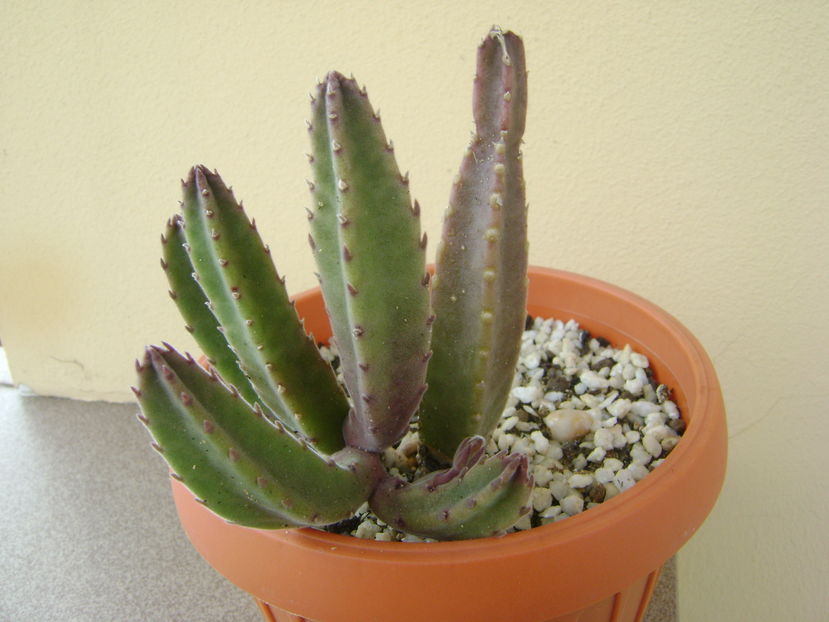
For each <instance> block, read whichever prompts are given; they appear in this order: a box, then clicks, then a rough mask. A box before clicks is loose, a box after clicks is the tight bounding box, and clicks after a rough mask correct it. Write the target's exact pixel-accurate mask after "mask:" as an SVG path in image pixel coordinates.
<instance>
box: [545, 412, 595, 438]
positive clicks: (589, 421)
mask: <svg viewBox="0 0 829 622" xmlns="http://www.w3.org/2000/svg"><path fill="white" fill-rule="evenodd" d="M544 423H546V424H547V428H548V429H549V430H550V435H551V436H552V437H553V438H554V439H555V440H557V441H559V442H562V443H567V442H569V441H574V440H576V439H577V438H581V437H582V436H584V435H585V434H587V433H588V432H589V431H590V428H591V427H592V425H593V417H591V416H590V413H589V412H588V411H586V410H575V409H573V408H562V409H559V410H554V411H553V412H551V413H550V414H549V415H547V416H546V417H544Z"/></svg>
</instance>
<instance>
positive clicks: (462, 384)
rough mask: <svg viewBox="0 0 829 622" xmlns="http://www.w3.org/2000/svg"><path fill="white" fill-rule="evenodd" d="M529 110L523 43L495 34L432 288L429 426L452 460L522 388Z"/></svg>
mask: <svg viewBox="0 0 829 622" xmlns="http://www.w3.org/2000/svg"><path fill="white" fill-rule="evenodd" d="M526 110H527V71H526V66H525V59H524V48H523V43H522V42H521V39H520V38H519V37H518V36H516V35H515V34H513V33H511V32H506V33H502V32H501V31H500V30H497V29H494V30H493V31H492V32H491V33H490V34H489V36H488V37H487V38H486V39H485V40H484V42H483V43H482V44H481V46H480V48H479V49H478V62H477V74H476V77H475V85H474V94H473V113H474V118H475V135H474V136H473V139H472V142H471V144H470V146H469V148H468V150H467V152H466V155H465V156H464V158H463V161H462V163H461V167H460V172H459V174H458V176H457V178H456V180H455V183H454V186H453V188H452V193H451V197H450V201H449V207H448V209H447V212H446V216H445V220H444V229H443V237H442V239H441V243H440V245H439V247H438V252H437V261H436V272H435V277H434V279H433V284H432V304H433V308H434V313H435V315H436V320H435V323H434V325H433V333H432V349H433V351H434V353H433V356H432V360H431V362H430V364H429V374H428V377H427V383H428V385H429V390H428V391H427V392H426V395H425V396H424V399H423V403H422V406H421V409H420V424H421V438H422V439H423V440H424V442H425V443H426V444H427V445H428V447H429V448H430V450H431V451H432V453H433V454H435V455H436V457H438V458H440V459H443V460H448V459H449V457H450V456H452V455H453V453H454V452H455V449H456V448H457V447H458V445H459V444H460V443H461V441H462V440H463V439H464V438H466V437H468V436H472V435H481V436H484V437H488V436H489V434H490V433H491V432H492V430H493V428H494V427H495V425H496V423H497V421H498V418H499V417H500V415H501V412H502V411H503V408H504V405H505V403H506V399H507V396H508V394H509V391H510V388H511V385H512V381H513V376H514V372H515V365H516V362H517V359H518V354H519V349H520V343H521V333H522V331H523V327H524V321H525V318H526V310H525V309H526V297H527V242H526V239H527V237H526V230H527V205H526V198H525V192H524V178H523V170H522V162H521V137H522V135H523V133H524V123H525V118H526Z"/></svg>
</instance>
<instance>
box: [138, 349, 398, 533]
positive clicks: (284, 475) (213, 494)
mask: <svg viewBox="0 0 829 622" xmlns="http://www.w3.org/2000/svg"><path fill="white" fill-rule="evenodd" d="M136 368H137V371H138V387H136V388H134V389H133V391H134V392H135V394H136V396H137V397H138V401H139V404H140V405H141V410H142V413H141V414H140V415H139V419H140V420H141V421H142V423H144V425H145V426H146V427H147V428H148V429H149V431H150V433H151V434H152V436H153V439H154V442H153V447H154V448H155V449H156V450H157V451H158V452H159V453H160V454H161V455H162V456H163V458H164V459H165V460H166V462H167V464H168V465H169V467H170V468H171V470H172V477H174V478H175V479H177V480H179V481H181V482H182V483H184V485H185V486H187V488H189V489H190V491H191V492H193V494H194V495H195V496H196V498H197V499H199V500H200V501H201V503H203V504H204V505H205V506H206V507H207V508H208V509H210V510H212V511H213V512H215V513H216V514H219V515H220V516H222V517H223V518H225V519H227V520H228V521H230V522H233V523H238V524H240V525H245V526H248V527H257V528H266V529H277V528H283V527H291V526H302V525H317V526H320V525H327V524H330V523H333V522H336V521H339V520H342V519H344V518H348V517H349V516H351V515H352V514H353V513H354V512H355V511H356V510H357V508H358V507H359V506H360V505H361V504H362V503H364V502H365V500H366V499H367V498H368V496H369V494H370V493H371V491H372V489H373V488H374V487H375V484H376V482H377V480H378V479H379V477H380V475H381V472H382V467H381V466H380V464H379V461H378V460H377V457H376V456H374V455H373V454H368V453H366V452H360V451H357V450H354V449H350V448H347V449H344V450H342V451H341V452H338V453H336V454H334V455H333V456H324V455H322V454H320V453H318V452H317V451H316V450H315V449H314V448H312V447H311V446H310V445H309V444H308V443H307V442H305V441H304V439H302V438H300V437H298V436H296V435H294V434H293V433H291V432H290V431H289V430H287V429H286V428H285V427H284V426H283V425H282V424H281V423H279V422H275V423H273V422H271V421H269V420H268V419H267V418H265V417H264V414H263V412H262V409H261V408H260V407H259V406H258V404H257V405H256V406H254V407H251V406H250V405H249V404H248V403H247V402H245V401H244V400H243V399H241V398H240V396H239V393H238V392H237V391H236V390H235V389H234V388H233V387H228V386H227V385H225V384H224V383H222V382H221V380H220V379H219V377H218V376H217V375H216V374H215V372H213V373H209V372H207V371H206V370H204V369H203V368H202V367H201V366H199V365H198V363H196V361H195V360H193V358H192V357H185V356H182V355H181V354H179V353H178V352H176V351H175V350H173V349H172V348H171V347H169V346H168V347H167V348H158V347H149V348H147V350H146V353H145V356H144V359H143V361H142V362H139V363H137V364H136Z"/></svg>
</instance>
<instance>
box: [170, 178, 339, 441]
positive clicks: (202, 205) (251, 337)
mask: <svg viewBox="0 0 829 622" xmlns="http://www.w3.org/2000/svg"><path fill="white" fill-rule="evenodd" d="M182 211H183V216H184V224H185V230H184V232H185V236H186V238H187V245H188V248H189V249H190V261H191V263H192V265H193V267H194V270H195V275H196V279H197V280H198V283H199V285H200V286H201V288H202V290H203V291H204V293H205V295H206V296H207V298H208V299H209V300H210V310H211V312H212V313H213V314H214V315H215V316H216V318H217V319H218V320H219V322H220V324H221V331H222V332H223V333H224V335H225V337H226V339H227V341H228V343H229V344H230V346H231V347H232V348H233V350H234V352H235V354H236V356H237V357H238V359H239V364H240V367H241V369H242V371H243V372H244V373H245V374H246V375H247V376H248V377H249V378H250V380H251V384H252V385H253V387H254V388H255V390H256V392H257V394H258V396H259V399H260V400H261V401H262V402H263V403H264V404H265V405H266V406H267V407H268V408H269V409H270V410H272V411H273V413H274V414H275V415H276V416H277V417H278V418H279V419H280V420H281V421H283V422H284V423H285V424H286V425H288V426H289V427H290V428H292V429H294V430H297V431H299V432H301V433H302V434H303V435H305V436H306V437H308V438H309V439H310V440H311V441H312V442H314V443H315V444H316V445H317V447H318V448H319V449H320V450H321V451H323V452H325V453H332V452H334V451H337V450H339V449H341V448H342V447H343V439H342V423H343V421H344V419H345V417H346V415H347V413H348V402H347V400H346V398H345V395H344V394H343V393H342V391H341V389H340V388H339V385H338V383H337V380H336V377H335V375H334V372H333V370H332V369H331V367H330V365H328V363H326V362H325V360H324V359H323V358H322V357H321V356H320V353H319V350H318V349H317V346H316V344H315V343H314V341H313V339H311V338H310V337H309V336H308V335H306V333H305V330H304V328H303V326H302V323H301V321H300V320H299V317H298V316H297V313H296V309H295V308H294V305H293V303H292V302H291V301H290V299H289V297H288V293H287V291H286V290H285V285H284V281H283V280H282V279H281V278H280V277H279V276H278V274H277V272H276V269H275V268H274V265H273V262H272V261H271V257H270V251H269V250H268V248H267V247H266V246H265V245H264V244H263V243H262V240H261V238H260V237H259V234H258V232H257V231H256V225H255V223H254V222H252V221H250V220H248V218H247V216H246V215H245V212H244V210H243V209H242V206H241V205H240V204H239V203H237V202H236V200H235V198H234V197H233V193H232V192H231V191H230V190H229V189H228V188H227V187H226V186H225V185H224V183H223V182H222V180H221V178H220V177H219V176H218V174H215V173H211V172H210V171H209V170H207V169H206V168H205V167H202V166H198V167H195V168H194V169H192V170H191V172H190V176H189V177H188V180H187V181H186V182H184V202H183V207H182Z"/></svg>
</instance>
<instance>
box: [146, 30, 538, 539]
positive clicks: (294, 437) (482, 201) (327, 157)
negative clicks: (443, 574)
mask: <svg viewBox="0 0 829 622" xmlns="http://www.w3.org/2000/svg"><path fill="white" fill-rule="evenodd" d="M311 101H312V117H311V120H310V121H309V124H308V127H309V134H310V138H311V143H312V152H311V155H310V156H309V160H310V162H311V167H312V170H313V181H311V182H309V186H310V189H311V195H312V207H311V209H309V210H308V219H309V221H310V228H311V234H310V238H309V240H310V244H311V247H312V249H313V253H314V257H315V259H316V262H317V266H318V270H319V280H320V286H321V290H322V294H323V299H324V302H325V306H326V310H327V312H328V315H329V319H330V323H331V328H332V332H333V338H332V340H333V342H334V344H335V345H336V348H337V351H338V353H339V356H340V369H341V372H342V377H343V384H344V388H343V387H341V386H340V383H339V382H338V380H337V376H336V374H335V372H334V370H333V369H332V367H331V366H330V365H329V363H328V362H327V361H326V359H325V358H323V356H322V354H321V353H320V350H319V348H318V346H317V344H316V343H315V342H314V340H313V338H312V337H310V336H308V335H307V334H306V332H305V329H304V325H303V322H302V320H301V319H300V318H299V316H298V314H297V312H296V309H295V307H294V304H293V302H292V301H291V299H290V297H289V296H288V293H287V291H286V288H285V282H284V279H283V278H282V277H281V276H280V275H279V274H278V273H277V271H276V269H275V267H274V264H273V262H272V260H271V256H270V251H269V249H268V247H267V246H266V245H264V244H263V242H262V239H261V238H260V236H259V233H258V231H257V228H256V224H255V221H253V220H250V219H249V218H248V216H247V214H246V213H245V210H244V209H243V207H242V205H241V203H239V202H237V200H236V199H235V197H234V195H233V192H232V191H231V190H230V189H229V188H228V187H227V186H226V185H225V184H224V182H223V181H222V179H221V178H220V177H219V175H218V174H217V173H215V172H211V171H209V170H208V169H207V168H205V167H203V166H196V167H194V168H192V169H191V170H190V172H189V175H188V177H187V179H186V180H184V181H183V182H182V188H183V195H184V198H183V201H182V203H181V213H180V214H178V215H176V216H174V217H173V218H172V219H171V220H170V221H169V222H168V224H167V229H166V232H165V234H164V235H163V236H162V246H163V258H162V267H163V268H164V270H165V272H166V274H167V277H168V280H169V283H170V294H171V296H172V298H173V299H174V300H175V302H176V304H177V305H178V308H179V310H180V312H181V313H182V315H183V317H184V318H185V322H186V325H187V328H188V330H190V332H191V333H192V334H193V336H194V338H195V339H196V341H197V343H198V344H199V347H200V348H201V349H202V351H203V353H204V355H205V357H206V359H207V364H206V365H200V364H199V363H198V362H197V361H196V360H195V359H194V358H192V357H191V356H189V355H182V354H180V353H179V352H177V351H176V350H175V349H174V348H173V347H172V346H169V345H164V346H163V347H159V346H150V347H148V348H147V349H146V352H145V355H144V358H143V360H141V361H139V362H137V363H136V367H137V371H138V385H137V387H135V388H134V389H133V390H134V391H135V393H136V395H137V397H138V401H139V403H140V405H141V410H142V412H141V414H140V415H139V418H140V419H141V421H142V422H143V423H144V424H145V425H146V426H147V428H148V429H149V431H150V433H151V434H152V436H153V438H154V441H153V447H154V448H155V449H157V450H158V451H159V452H160V453H161V454H162V455H163V457H164V458H165V460H166V461H167V463H168V465H169V467H170V469H171V475H172V477H174V478H175V479H178V480H180V481H181V482H183V483H184V485H185V486H187V487H188V488H189V489H190V490H191V491H192V492H193V493H194V495H195V496H196V497H197V498H198V499H199V500H200V501H201V502H202V503H204V504H205V505H206V506H207V507H208V508H209V509H210V510H212V511H214V512H215V513H217V514H219V515H220V516H222V517H224V518H225V519H226V520H228V521H230V522H233V523H238V524H240V525H245V526H250V527H257V528H283V527H293V526H324V525H330V524H332V523H336V522H338V521H341V520H343V519H346V518H349V517H350V516H352V515H353V514H354V512H355V511H356V510H357V509H358V508H359V507H360V506H361V505H363V504H364V503H365V502H368V503H369V505H370V507H371V509H372V510H373V511H374V512H375V514H376V515H377V516H378V517H379V518H380V519H381V520H383V521H385V522H387V523H388V524H390V525H393V526H394V527H396V528H398V529H400V530H401V531H405V532H407V533H411V534H414V535H418V536H422V537H429V538H435V539H461V538H474V537H483V536H489V535H494V534H498V533H502V532H503V531H504V530H505V529H507V528H509V527H510V526H511V525H513V524H514V523H515V522H516V521H517V520H518V519H519V518H520V517H521V516H522V515H523V514H525V513H526V512H527V511H528V510H529V508H528V507H527V504H528V500H529V496H530V493H531V490H532V477H531V475H530V474H529V472H528V464H527V457H526V456H523V455H520V454H504V453H499V454H496V455H494V456H490V457H486V456H485V452H484V449H485V447H486V444H487V437H488V436H489V435H490V434H491V432H492V430H493V428H494V426H495V424H496V422H497V418H498V415H499V414H500V412H501V411H502V410H503V407H504V404H505V402H506V399H507V394H508V392H509V389H510V386H511V382H512V379H513V372H514V367H515V363H516V359H517V356H518V350H519V346H520V335H521V329H522V327H523V322H524V317H525V300H526V287H527V285H526V268H527V253H526V204H525V200H524V183H523V176H522V169H521V154H520V144H521V136H522V134H523V129H524V118H525V113H526V69H525V66H524V53H523V45H522V43H521V40H520V38H519V37H517V36H516V35H514V34H513V33H509V32H506V33H503V32H501V31H500V30H499V29H497V28H496V29H493V30H492V31H491V32H490V34H489V35H488V36H487V37H486V39H485V40H484V42H483V43H482V44H481V46H480V48H479V51H478V69H477V76H476V79H475V94H474V116H475V125H476V132H475V134H474V136H473V139H472V143H471V145H470V147H469V150H468V151H467V153H466V155H465V157H464V160H463V162H462V165H461V170H460V173H459V175H458V177H457V179H456V180H455V183H454V187H453V191H452V196H451V199H450V205H449V209H448V210H447V215H446V219H445V225H444V232H443V238H442V241H441V244H440V247H439V250H438V257H437V265H436V269H435V276H434V278H433V279H431V280H430V272H429V271H427V269H426V264H425V255H426V236H425V234H421V231H420V224H419V214H420V208H419V206H418V204H417V203H416V202H414V203H413V202H412V200H411V197H410V194H409V188H408V185H409V184H408V176H407V175H401V174H400V171H399V169H398V167H397V164H396V162H395V158H394V150H393V147H392V144H391V142H389V141H388V140H387V139H386V136H385V134H384V132H383V129H382V126H381V123H380V118H379V116H378V115H377V114H376V113H375V112H374V110H373V109H372V107H371V105H370V103H369V100H368V97H367V95H366V91H365V90H364V89H361V88H359V87H358V85H357V83H356V82H355V81H354V80H353V79H347V78H345V77H343V76H342V75H340V74H339V73H336V72H332V73H329V74H328V75H327V76H326V79H325V80H324V81H323V82H321V83H320V84H318V85H317V87H316V91H315V92H314V93H313V94H312V97H311ZM427 386H428V390H427ZM413 418H417V419H419V425H420V434H421V438H422V440H423V442H424V444H425V446H426V447H427V448H428V451H429V452H430V453H431V454H432V456H433V458H434V459H435V460H434V461H432V462H435V461H436V462H437V463H438V464H440V463H441V462H442V463H443V464H444V465H447V466H446V468H438V469H437V470H435V471H432V472H428V473H426V474H425V475H422V476H421V477H420V478H419V479H415V480H414V481H411V482H410V481H406V480H403V479H401V478H399V477H397V476H395V475H392V474H390V473H389V472H387V471H386V469H385V467H384V466H383V463H382V460H381V456H382V453H383V452H384V451H385V450H386V449H387V448H389V447H390V446H392V445H393V444H394V443H395V442H397V441H398V440H399V439H400V438H401V437H402V436H403V435H404V434H405V433H406V432H407V430H408V429H409V427H410V424H411V421H412V419H413Z"/></svg>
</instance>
